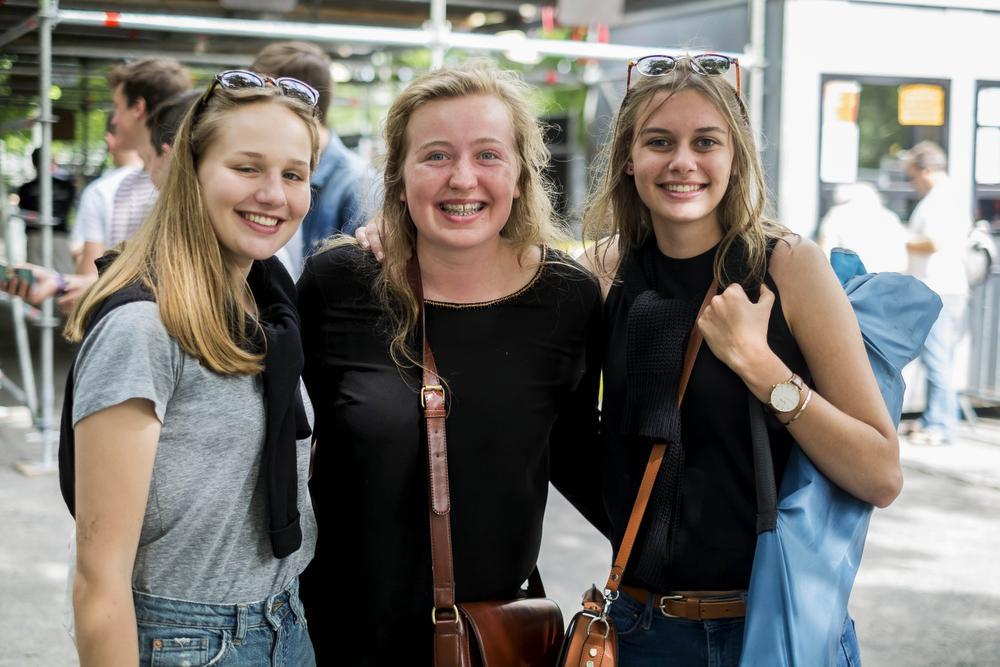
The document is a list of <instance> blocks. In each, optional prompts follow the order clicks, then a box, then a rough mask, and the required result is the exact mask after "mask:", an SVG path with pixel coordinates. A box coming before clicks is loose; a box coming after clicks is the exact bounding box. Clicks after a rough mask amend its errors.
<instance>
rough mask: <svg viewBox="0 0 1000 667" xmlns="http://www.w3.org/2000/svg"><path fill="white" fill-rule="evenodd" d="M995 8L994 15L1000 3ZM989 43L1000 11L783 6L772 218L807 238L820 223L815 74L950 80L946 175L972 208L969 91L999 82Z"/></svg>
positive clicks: (832, 1)
mask: <svg viewBox="0 0 1000 667" xmlns="http://www.w3.org/2000/svg"><path fill="white" fill-rule="evenodd" d="M942 4H944V0H942ZM996 5H997V7H998V9H1000V0H997V1H996ZM997 35H1000V12H995V11H994V12H988V11H982V10H976V9H951V8H949V9H945V8H935V7H914V6H899V5H895V4H887V5H880V4H872V3H854V2H848V1H846V0H787V2H786V4H785V19H784V44H783V49H782V68H783V71H782V104H781V131H780V139H779V140H780V144H779V146H778V151H779V160H780V165H781V166H780V174H781V176H780V186H779V188H778V191H779V192H778V214H779V218H780V220H781V221H782V222H783V223H784V224H786V225H787V226H789V227H791V228H792V229H793V230H795V231H796V232H799V233H801V234H806V235H809V234H811V233H812V232H813V229H814V228H815V227H816V225H817V223H818V206H819V191H818V190H819V175H818V169H819V148H820V104H821V90H820V78H821V76H822V75H823V74H848V75H858V76H886V77H914V78H926V79H942V80H947V81H949V82H950V91H949V95H948V99H949V108H948V116H947V119H946V122H947V124H948V128H947V132H948V153H949V155H948V157H949V167H950V169H949V171H950V172H951V175H952V177H953V180H954V181H955V183H956V185H958V187H960V188H961V189H962V191H963V192H964V193H965V194H966V196H967V199H968V200H969V202H970V205H971V201H972V196H973V195H972V170H973V141H974V137H973V133H974V121H975V119H974V116H973V113H974V110H975V85H976V81H977V80H979V79H987V80H988V79H992V80H997V79H1000V51H998V49H997Z"/></svg>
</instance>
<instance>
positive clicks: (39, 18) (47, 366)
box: [0, 0, 764, 474]
mask: <svg viewBox="0 0 1000 667" xmlns="http://www.w3.org/2000/svg"><path fill="white" fill-rule="evenodd" d="M748 3H749V6H750V7H751V8H752V11H751V13H750V23H751V25H750V28H751V30H750V34H751V43H750V44H748V45H747V46H748V48H747V50H746V52H744V53H734V52H724V53H725V55H729V56H734V57H737V58H739V59H740V65H741V67H743V68H745V70H746V71H748V72H749V73H750V79H751V99H750V107H751V118H752V119H753V122H754V123H755V126H756V127H758V128H759V125H758V124H759V123H760V116H761V113H760V111H761V109H760V107H761V106H762V103H761V100H762V94H763V53H764V48H763V47H764V11H763V8H764V1H763V0H748ZM429 4H430V20H429V21H428V22H427V23H425V24H424V27H423V28H421V29H399V28H384V27H376V26H357V25H338V24H315V23H301V22H299V23H296V22H274V21H268V22H263V21H256V20H246V19H228V18H210V17H195V16H178V15H166V14H140V13H125V12H122V13H119V12H110V11H86V10H74V9H66V10H61V9H59V7H58V0H39V1H38V13H37V14H35V15H33V16H31V17H29V18H28V19H26V20H25V21H23V22H22V23H21V24H20V25H17V26H15V27H13V28H11V29H9V30H7V31H6V32H5V33H3V34H2V35H0V48H2V47H4V46H5V45H7V44H9V43H10V42H13V41H14V40H16V39H18V38H20V37H22V36H23V35H25V34H28V33H30V32H32V31H35V30H37V31H38V43H39V81H38V105H39V113H38V117H37V118H36V119H34V120H33V122H34V123H38V124H39V125H40V127H41V147H40V149H41V161H40V164H41V165H48V164H50V163H51V150H52V149H51V147H52V124H53V122H54V119H53V117H52V102H51V99H50V96H49V90H50V87H51V78H52V31H53V30H54V29H55V28H56V26H58V25H67V26H77V27H88V26H89V27H95V28H109V27H110V28H120V29H123V30H156V31H159V32H173V33H197V34H202V35H224V36H230V37H233V36H236V37H256V38H261V39H267V40H281V39H299V40H306V41H311V42H317V43H325V44H365V45H379V46H397V47H410V48H426V49H430V51H431V63H432V67H440V66H442V65H443V64H444V56H445V53H446V52H447V50H449V49H465V50H470V51H485V52H501V53H502V52H507V51H511V50H517V49H528V50H531V51H533V52H536V53H538V54H540V55H550V56H560V57H567V58H585V59H591V60H594V61H602V60H613V61H619V62H623V63H624V62H625V61H627V60H628V59H629V58H633V57H636V56H639V55H642V54H645V53H649V52H650V51H652V49H651V48H650V47H645V46H630V45H624V44H607V43H599V42H593V41H556V40H545V39H529V38H527V37H515V36H510V35H485V34H477V33H461V32H453V31H452V30H451V26H450V24H449V23H448V21H447V19H446V8H447V0H431V1H430V3H429ZM656 52H658V53H662V54H666V55H684V54H685V53H686V50H684V49H676V48H659V47H657V48H656ZM39 186H40V187H39V190H40V192H39V200H40V202H41V203H40V206H39V208H40V209H41V210H40V211H39V212H38V213H39V225H40V226H41V231H42V262H43V264H44V265H45V266H46V267H47V268H50V269H51V268H52V267H53V256H52V254H53V248H52V175H51V173H50V171H49V170H48V169H46V168H42V169H40V170H39ZM14 313H15V317H16V318H18V319H19V320H22V323H23V315H22V310H21V308H20V304H17V305H15V308H14ZM37 324H38V326H39V327H40V328H41V343H40V356H41V382H40V385H41V395H40V396H39V397H38V399H39V400H37V401H36V400H34V399H35V389H34V378H33V372H32V371H31V365H30V357H29V358H28V364H27V366H25V364H24V363H23V359H22V373H24V374H25V375H26V376H27V375H31V376H32V377H30V378H28V377H26V379H25V380H24V381H23V384H24V385H25V388H24V390H22V393H23V394H24V395H25V396H24V399H25V400H24V401H23V402H25V403H26V404H27V405H28V406H29V408H30V409H31V411H32V416H33V418H34V421H35V426H36V428H37V429H38V431H39V432H40V433H41V439H42V442H43V445H42V453H41V456H40V458H39V460H37V461H34V462H31V463H26V464H19V465H18V468H19V469H20V470H21V471H22V472H24V473H26V474H35V473H40V472H47V471H51V470H54V469H55V456H54V451H55V442H56V430H55V428H54V425H55V421H54V415H53V410H54V399H55V394H54V387H53V338H54V334H55V328H56V327H57V326H58V324H59V320H58V319H56V318H55V317H54V313H53V300H52V299H46V300H45V302H44V303H43V305H42V316H41V318H40V320H39V321H38V322H37ZM21 326H23V324H22V325H21ZM17 338H18V348H19V352H20V351H21V348H22V345H24V346H27V337H26V336H21V335H18V336H17ZM22 339H23V340H22ZM21 356H22V357H23V356H24V355H21ZM26 368H27V372H26V373H25V369H26ZM8 384H9V381H8ZM15 393H16V392H15Z"/></svg>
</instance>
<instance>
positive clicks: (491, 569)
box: [299, 246, 608, 665]
mask: <svg viewBox="0 0 1000 667" xmlns="http://www.w3.org/2000/svg"><path fill="white" fill-rule="evenodd" d="M545 260H546V261H545V262H544V263H543V264H542V266H541V267H540V269H539V271H538V272H537V274H536V275H535V277H534V279H533V280H532V281H531V282H530V283H529V284H528V285H527V286H526V287H524V288H523V289H521V290H520V291H518V292H517V293H515V294H512V295H510V296H508V297H505V298H502V299H499V300H496V301H492V302H488V303H482V304H472V305H456V304H444V303H437V302H430V301H429V302H427V306H426V310H427V332H428V338H429V340H430V344H431V348H432V349H433V350H434V355H435V359H436V361H437V365H438V369H439V371H440V375H441V377H442V378H443V379H444V380H445V382H446V383H447V389H448V395H447V402H448V403H447V404H448V418H447V422H446V423H447V426H446V428H447V441H448V458H449V475H450V486H451V501H452V502H451V526H452V540H453V544H452V550H453V554H454V564H455V580H456V596H457V600H458V601H459V602H463V601H475V600H494V599H503V598H511V597H514V596H515V595H516V594H517V593H518V589H519V587H520V586H521V584H522V583H523V582H524V580H525V579H526V578H527V576H528V575H529V574H530V573H531V570H532V569H533V568H534V567H535V562H536V559H537V556H538V551H539V546H540V542H541V531H542V518H543V514H544V510H545V502H546V495H547V491H548V483H549V481H550V480H551V481H552V482H553V483H554V484H555V485H556V487H557V488H558V489H559V490H560V491H561V492H562V493H563V494H564V495H566V496H567V498H569V499H570V501H571V502H573V503H574V505H576V506H577V507H578V509H580V510H581V511H583V512H584V513H585V514H586V515H587V517H588V519H590V520H591V522H592V523H594V524H595V525H597V526H598V528H599V529H602V530H604V531H605V532H607V530H608V526H607V518H606V516H605V514H604V510H603V507H602V502H601V499H600V493H599V492H596V491H595V490H594V489H593V486H592V484H593V480H594V474H595V473H594V470H595V465H596V461H597V459H596V452H597V451H598V449H599V447H598V445H597V421H598V417H597V407H596V403H597V387H598V377H599V371H600V354H601V341H602V335H601V332H600V328H601V297H600V292H599V289H598V286H597V284H596V282H595V281H594V280H593V278H592V277H590V276H589V275H588V274H586V273H584V272H583V271H582V269H580V268H579V267H577V266H576V265H575V264H573V262H572V260H570V259H569V258H567V257H566V256H565V255H563V254H561V253H558V252H555V251H552V250H546V251H545ZM377 270H378V269H377V265H376V264H375V262H374V260H372V259H371V258H370V257H369V255H368V253H365V252H363V251H361V250H360V249H358V248H356V247H354V246H347V247H340V248H336V249H333V250H329V251H327V252H324V253H321V254H319V255H316V256H314V257H312V258H310V259H309V261H308V262H307V263H306V266H305V270H304V272H303V274H302V277H301V279H300V281H299V310H300V313H301V318H302V332H303V334H302V335H303V346H304V350H305V356H306V363H305V372H304V378H305V382H306V387H307V389H308V391H309V395H310V396H311V398H312V401H313V405H314V408H315V411H316V425H315V430H314V432H315V436H316V439H317V443H318V445H317V450H316V458H315V462H314V466H315V467H314V471H313V477H312V482H311V484H310V489H311V491H312V494H313V503H314V506H315V509H316V517H317V521H318V524H319V543H318V545H317V551H316V560H315V561H314V563H313V565H312V566H311V567H310V570H309V571H308V572H307V574H306V575H304V577H303V598H304V600H305V602H306V612H307V618H308V619H309V622H310V624H312V627H313V628H314V629H313V633H314V634H319V637H318V640H317V639H316V638H314V642H315V643H316V644H317V645H318V648H319V650H320V653H319V656H320V660H321V664H322V660H323V659H324V657H323V656H324V654H325V649H324V641H323V636H322V628H324V627H336V628H337V633H336V634H337V636H338V637H341V638H343V637H352V638H355V639H356V640H352V641H351V642H350V645H351V646H354V647H358V646H365V647H370V651H371V652H370V653H369V654H367V655H357V656H354V655H352V656H350V659H349V661H348V664H352V665H353V664H400V661H401V660H406V661H407V662H408V663H409V664H417V665H425V664H429V663H430V650H431V642H430V640H431V636H432V631H433V628H432V625H431V622H430V613H431V607H432V583H431V581H432V580H431V557H430V536H429V530H430V528H429V524H428V515H427V504H428V501H427V467H426V458H427V457H426V444H425V440H424V437H423V431H422V420H421V415H420V404H419V394H418V387H419V386H420V371H419V369H416V368H408V369H402V370H401V369H400V368H398V367H397V366H396V364H395V363H394V362H393V361H392V359H391V358H390V356H389V336H388V334H387V330H386V321H385V318H384V316H383V313H382V310H381V309H380V306H379V304H378V302H377V301H376V299H375V297H374V296H373V293H372V284H373V281H374V277H375V274H376V271H377ZM341 563H344V564H349V565H348V567H349V570H348V569H347V568H341V567H339V565H340V564H341ZM335 564H336V565H335ZM348 579H349V580H350V581H353V582H356V583H355V586H353V587H352V588H353V590H354V591H356V594H351V593H350V592H347V593H346V596H347V601H346V605H345V604H337V603H334V604H331V600H330V597H329V596H328V595H324V596H323V598H322V599H319V593H318V592H313V591H310V590H308V589H309V588H310V587H313V588H314V591H319V590H323V591H324V592H329V591H330V589H331V587H337V588H340V583H341V582H342V581H346V580H348ZM317 587H319V588H317ZM345 606H346V609H345ZM343 612H346V613H343ZM324 618H325V619H329V621H330V623H331V625H329V626H328V625H327V623H326V622H325V621H324ZM345 625H346V627H345ZM343 648H344V644H343V643H342V642H338V646H337V649H336V650H337V651H338V653H337V655H339V656H340V658H341V659H343V658H344V657H345V656H343V653H342V651H343ZM328 655H330V656H331V657H332V655H334V654H333V653H330V654H328Z"/></svg>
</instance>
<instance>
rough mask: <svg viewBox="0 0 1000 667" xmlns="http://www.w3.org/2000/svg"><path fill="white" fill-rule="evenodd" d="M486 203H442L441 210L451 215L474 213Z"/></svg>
mask: <svg viewBox="0 0 1000 667" xmlns="http://www.w3.org/2000/svg"><path fill="white" fill-rule="evenodd" d="M483 206H484V204H441V210H442V211H444V212H445V213H450V214H451V215H472V214H474V213H478V212H479V211H481V210H482V209H483Z"/></svg>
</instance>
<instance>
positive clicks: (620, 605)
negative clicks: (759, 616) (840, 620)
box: [609, 592, 861, 667]
mask: <svg viewBox="0 0 1000 667" xmlns="http://www.w3.org/2000/svg"><path fill="white" fill-rule="evenodd" d="M609 615H610V616H611V620H613V621H614V624H615V630H616V631H617V633H618V656H619V658H618V659H619V664H621V666H622V667H653V666H655V667H737V666H738V665H739V663H740V654H741V652H742V650H743V619H742V618H724V619H718V620H711V621H692V620H688V619H686V618H668V617H666V616H664V615H663V614H662V613H660V610H659V609H657V608H656V607H655V606H654V605H653V596H650V598H649V600H648V601H647V602H646V603H645V604H643V603H641V602H638V601H636V600H635V599H633V598H631V597H629V596H628V595H627V594H626V593H624V592H622V593H621V594H620V597H619V598H618V599H617V600H615V602H614V604H612V605H611V610H610V612H609ZM831 667H832V666H831ZM836 667H861V651H860V648H859V647H858V637H857V635H856V634H855V632H854V621H853V620H851V618H850V616H848V617H847V618H846V619H845V620H844V629H843V633H842V634H841V637H840V649H839V650H838V651H837V663H836Z"/></svg>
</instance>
